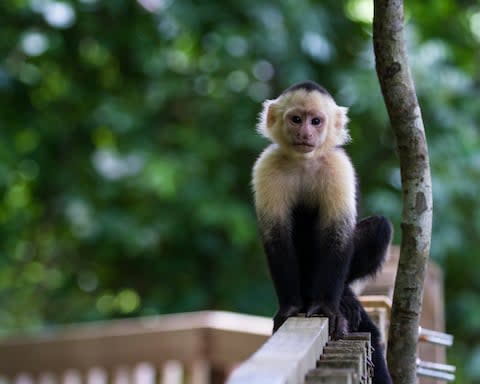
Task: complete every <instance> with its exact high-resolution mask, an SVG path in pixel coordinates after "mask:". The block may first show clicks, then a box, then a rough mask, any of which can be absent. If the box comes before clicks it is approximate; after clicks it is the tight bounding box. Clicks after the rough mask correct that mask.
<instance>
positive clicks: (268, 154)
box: [252, 81, 392, 383]
mask: <svg viewBox="0 0 480 384" xmlns="http://www.w3.org/2000/svg"><path fill="white" fill-rule="evenodd" d="M347 122H348V117H347V108H345V107H340V106H338V105H337V104H336V103H335V101H334V99H333V98H332V96H331V95H330V94H329V93H328V92H327V91H326V90H325V89H324V88H323V87H322V86H320V85H318V84H317V83H315V82H312V81H306V82H302V83H298V84H295V85H293V86H291V87H290V88H288V89H286V90H285V91H284V92H283V93H282V94H281V95H280V96H279V97H278V98H276V99H275V100H266V101H265V102H264V104H263V111H262V112H261V114H260V116H259V122H258V125H257V129H258V131H259V132H260V133H261V134H262V135H263V136H265V137H267V138H268V139H270V140H271V141H272V144H270V145H269V146H268V147H267V148H266V149H265V150H264V151H263V153H262V154H261V155H260V157H259V158H258V160H257V161H256V163H255V166H254V168H253V181H252V184H253V189H254V194H255V207H256V213H257V220H258V226H259V229H260V236H261V239H262V242H263V246H264V250H265V253H266V256H267V261H268V266H269V269H270V274H271V277H272V280H273V284H274V287H275V291H276V294H277V298H278V305H279V308H278V311H277V313H276V314H275V316H274V332H275V331H276V330H277V329H278V328H279V327H280V326H281V325H282V324H283V322H284V321H285V320H286V319H287V318H289V317H291V316H296V315H298V314H299V313H305V315H306V316H307V317H310V316H318V315H323V316H327V317H328V319H329V324H330V335H331V337H332V338H334V339H337V338H340V337H342V336H343V335H344V334H345V333H347V332H370V333H371V336H372V346H373V348H374V349H375V351H374V353H373V356H372V358H373V363H374V365H375V370H374V375H375V376H374V379H373V382H374V383H391V378H390V374H389V372H388V369H387V367H386V364H385V360H384V358H383V347H382V342H381V339H380V332H379V330H378V329H377V327H376V326H375V325H374V323H373V322H372V321H371V319H370V318H369V317H368V315H367V313H366V312H365V310H364V308H363V307H362V306H361V304H360V302H359V301H358V299H357V297H356V296H355V294H354V293H353V291H352V290H351V288H350V286H349V285H350V283H352V282H353V281H354V280H356V279H361V278H365V277H368V276H372V275H375V273H376V272H377V271H378V270H379V268H380V267H381V265H382V263H383V261H384V259H385V255H386V253H387V249H388V246H389V244H390V241H391V237H392V226H391V224H390V222H389V221H388V219H386V218H385V217H382V216H371V217H368V218H365V219H363V220H361V221H359V222H357V182H356V177H355V172H354V169H353V165H352V162H351V161H350V159H349V157H348V156H347V154H346V153H345V151H344V149H343V145H345V144H346V143H347V142H348V141H349V139H350V136H349V134H348V130H347V127H346V125H347Z"/></svg>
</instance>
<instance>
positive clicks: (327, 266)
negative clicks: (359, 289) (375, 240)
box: [306, 226, 353, 338]
mask: <svg viewBox="0 0 480 384" xmlns="http://www.w3.org/2000/svg"><path fill="white" fill-rule="evenodd" d="M340 230H341V228H335V227H333V226H332V227H331V228H328V229H322V230H320V229H319V230H318V231H317V233H318V235H317V237H316V238H315V239H314V240H313V241H312V242H313V246H312V252H313V253H314V254H315V255H317V256H316V257H315V262H314V263H313V265H312V268H311V271H310V277H309V278H310V279H311V281H312V284H311V292H310V294H309V295H308V298H307V299H308V300H309V304H308V307H307V313H306V315H307V316H313V315H325V316H328V318H329V325H330V334H331V335H332V337H333V338H340V337H342V336H343V334H344V333H345V332H346V322H345V321H344V319H343V315H342V313H341V311H340V301H341V298H342V295H343V292H344V287H345V283H346V278H347V274H348V271H349V266H350V260H351V257H352V251H353V247H352V245H353V244H352V241H351V240H349V239H341V238H339V235H338V234H339V233H340Z"/></svg>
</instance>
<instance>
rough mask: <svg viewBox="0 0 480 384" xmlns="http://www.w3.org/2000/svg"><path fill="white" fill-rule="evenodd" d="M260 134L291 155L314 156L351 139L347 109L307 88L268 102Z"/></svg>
mask: <svg viewBox="0 0 480 384" xmlns="http://www.w3.org/2000/svg"><path fill="white" fill-rule="evenodd" d="M263 107H264V109H263V111H262V113H261V115H260V121H259V123H258V125H257V129H258V131H259V132H260V133H261V134H262V135H264V136H266V137H268V138H269V139H271V140H272V141H273V142H274V143H277V144H278V145H280V146H281V147H282V148H284V149H285V150H287V151H288V152H291V153H292V152H293V153H296V154H310V153H312V152H315V151H317V152H318V151H324V150H328V149H329V148H333V147H335V146H338V145H343V144H345V143H346V142H347V141H348V140H349V135H348V131H347V129H346V124H347V122H348V117H347V108H345V107H339V106H338V105H337V104H336V103H335V101H334V100H333V99H332V98H331V96H330V95H325V94H323V93H320V92H318V91H307V90H304V89H299V90H294V91H291V92H288V93H285V94H282V95H280V96H279V97H278V98H277V99H275V100H266V101H265V103H264V105H263Z"/></svg>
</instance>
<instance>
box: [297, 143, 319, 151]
mask: <svg viewBox="0 0 480 384" xmlns="http://www.w3.org/2000/svg"><path fill="white" fill-rule="evenodd" d="M293 147H294V148H295V149H296V150H297V151H299V152H312V151H313V150H314V149H315V145H314V144H312V143H309V142H298V143H293Z"/></svg>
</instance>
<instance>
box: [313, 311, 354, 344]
mask: <svg viewBox="0 0 480 384" xmlns="http://www.w3.org/2000/svg"><path fill="white" fill-rule="evenodd" d="M306 316H307V317H312V316H326V317H328V333H329V334H330V337H331V338H332V339H333V340H337V339H341V338H342V337H344V336H345V335H346V334H347V333H348V321H347V319H346V318H345V317H344V316H343V315H342V314H341V313H340V312H339V311H333V310H332V309H330V308H329V307H328V306H326V305H322V304H312V305H310V307H309V308H308V310H307V313H306Z"/></svg>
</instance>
